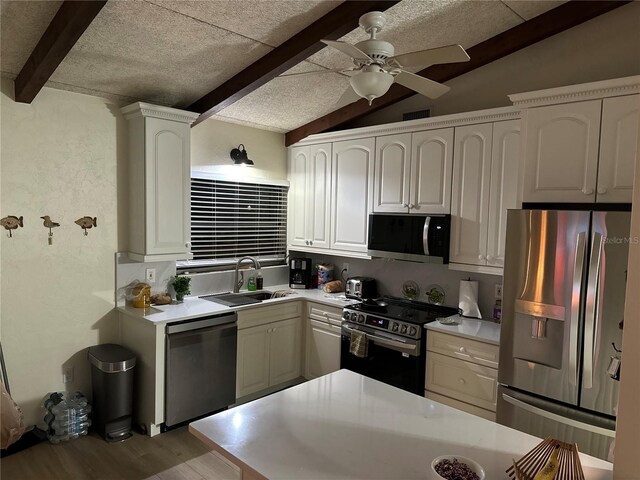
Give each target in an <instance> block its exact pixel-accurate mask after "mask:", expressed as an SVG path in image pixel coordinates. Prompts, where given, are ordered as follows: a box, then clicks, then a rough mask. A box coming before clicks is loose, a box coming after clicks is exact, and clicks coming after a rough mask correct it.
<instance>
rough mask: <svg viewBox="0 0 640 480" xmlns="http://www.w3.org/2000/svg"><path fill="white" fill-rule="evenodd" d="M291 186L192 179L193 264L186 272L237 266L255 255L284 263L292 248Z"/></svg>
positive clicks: (184, 264)
mask: <svg viewBox="0 0 640 480" xmlns="http://www.w3.org/2000/svg"><path fill="white" fill-rule="evenodd" d="M288 190H289V187H288V184H287V182H278V183H263V182H260V183H245V182H237V181H229V180H221V179H218V178H204V176H203V178H200V177H198V178H192V179H191V246H192V252H193V260H190V261H185V262H179V263H178V267H179V268H180V269H181V270H184V269H185V268H187V267H188V268H189V269H190V270H191V271H193V270H194V269H199V268H203V267H215V266H224V265H232V264H234V263H235V262H236V261H237V260H238V258H240V257H243V256H245V255H251V256H254V257H256V258H258V259H259V260H260V263H262V264H270V263H271V264H273V263H283V262H284V258H285V255H286V248H287V191H288Z"/></svg>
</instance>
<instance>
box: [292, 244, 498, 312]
mask: <svg viewBox="0 0 640 480" xmlns="http://www.w3.org/2000/svg"><path fill="white" fill-rule="evenodd" d="M290 255H291V256H292V257H309V258H311V259H312V260H313V264H314V265H316V264H318V263H332V264H333V265H334V266H335V271H334V278H335V279H338V278H339V275H340V271H341V270H342V265H343V264H344V263H348V264H349V273H348V274H347V276H348V277H355V276H358V275H362V276H368V277H373V278H375V279H376V280H377V284H378V290H379V293H380V295H392V296H394V297H402V284H403V283H404V282H405V281H407V280H413V281H414V282H416V283H417V284H418V286H419V287H420V296H419V298H418V300H421V301H426V298H427V297H426V294H425V292H426V291H427V290H428V289H429V288H427V287H430V286H431V285H434V284H435V285H440V286H441V287H442V288H443V290H444V293H445V301H444V303H445V305H448V306H451V307H457V306H458V294H459V290H460V280H467V279H469V278H471V280H477V281H478V305H479V307H480V312H481V314H482V317H483V318H484V319H488V320H489V319H491V318H492V316H493V306H494V303H495V286H496V285H497V284H502V277H500V276H497V275H486V274H478V273H467V272H459V271H456V270H449V267H448V266H447V265H438V264H431V263H416V262H404V261H400V260H392V259H383V258H377V259H374V260H364V259H359V258H347V257H336V256H331V255H317V254H309V253H298V252H290Z"/></svg>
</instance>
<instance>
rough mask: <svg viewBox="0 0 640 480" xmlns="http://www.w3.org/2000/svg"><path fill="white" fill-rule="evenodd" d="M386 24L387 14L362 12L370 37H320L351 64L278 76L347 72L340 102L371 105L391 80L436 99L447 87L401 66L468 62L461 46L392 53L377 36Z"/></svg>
mask: <svg viewBox="0 0 640 480" xmlns="http://www.w3.org/2000/svg"><path fill="white" fill-rule="evenodd" d="M385 23H386V17H385V15H384V14H383V13H382V12H369V13H365V14H364V15H362V16H361V17H360V27H362V28H363V29H364V31H365V32H367V33H368V34H369V35H370V38H369V39H367V40H364V41H362V42H359V43H356V44H355V45H351V44H350V43H346V42H339V41H335V40H322V42H323V43H325V44H327V45H328V46H329V47H331V48H334V49H336V50H339V51H340V52H342V53H344V54H345V55H348V56H350V57H351V60H352V61H353V63H354V65H355V66H354V67H352V68H338V69H333V70H319V71H313V72H302V73H293V74H288V75H281V77H288V76H293V75H313V74H322V73H332V72H339V73H344V74H347V75H349V76H350V79H349V83H350V84H351V88H349V89H348V90H347V91H346V92H345V93H344V94H343V95H342V97H341V98H340V100H339V101H338V103H339V104H343V105H346V104H349V103H353V102H355V101H357V100H360V98H366V99H367V100H368V101H369V105H371V102H372V101H373V100H374V99H376V98H378V97H381V96H382V95H384V94H385V93H387V92H388V91H389V88H391V85H393V83H394V82H395V83H399V84H400V85H403V86H404V87H407V88H409V89H411V90H413V91H414V92H416V93H419V94H421V95H424V96H425V97H428V98H438V97H439V96H441V95H443V94H445V93H447V92H448V91H449V90H450V89H449V87H447V86H446V85H443V84H441V83H438V82H434V81H433V80H429V79H428V78H424V77H421V76H420V75H416V74H414V73H411V72H408V71H406V70H404V68H405V67H422V68H426V67H429V66H431V65H437V64H441V63H456V62H467V61H469V55H467V52H465V50H464V48H462V47H461V46H460V45H448V46H445V47H438V48H430V49H428V50H420V51H417V52H411V53H404V54H402V55H395V56H394V54H395V49H394V48H393V45H392V44H391V43H389V42H385V41H384V40H379V39H378V38H376V36H377V34H378V32H380V31H381V30H382V28H383V27H384V25H385Z"/></svg>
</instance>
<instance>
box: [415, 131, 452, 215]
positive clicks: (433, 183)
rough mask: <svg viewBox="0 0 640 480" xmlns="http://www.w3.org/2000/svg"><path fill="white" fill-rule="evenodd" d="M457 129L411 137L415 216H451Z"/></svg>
mask: <svg viewBox="0 0 640 480" xmlns="http://www.w3.org/2000/svg"><path fill="white" fill-rule="evenodd" d="M452 170H453V128H441V129H438V130H426V131H424V132H415V133H413V134H412V136H411V187H410V189H409V190H410V197H409V208H410V209H411V210H410V211H411V212H412V213H413V212H415V213H425V214H427V213H451V174H452Z"/></svg>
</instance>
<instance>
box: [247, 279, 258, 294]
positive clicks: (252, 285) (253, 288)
mask: <svg viewBox="0 0 640 480" xmlns="http://www.w3.org/2000/svg"><path fill="white" fill-rule="evenodd" d="M256 289H257V287H256V277H249V280H247V290H249V291H250V292H255V291H256Z"/></svg>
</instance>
